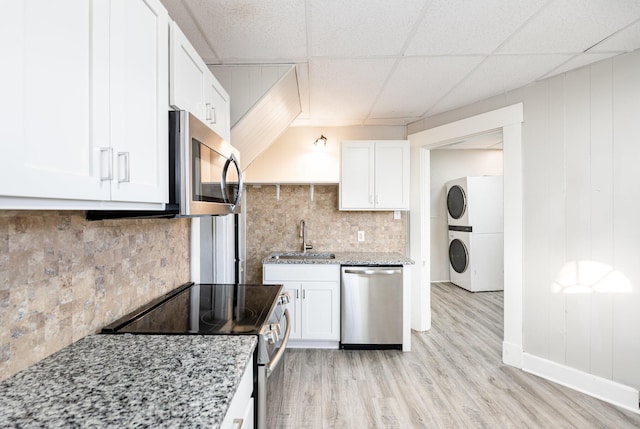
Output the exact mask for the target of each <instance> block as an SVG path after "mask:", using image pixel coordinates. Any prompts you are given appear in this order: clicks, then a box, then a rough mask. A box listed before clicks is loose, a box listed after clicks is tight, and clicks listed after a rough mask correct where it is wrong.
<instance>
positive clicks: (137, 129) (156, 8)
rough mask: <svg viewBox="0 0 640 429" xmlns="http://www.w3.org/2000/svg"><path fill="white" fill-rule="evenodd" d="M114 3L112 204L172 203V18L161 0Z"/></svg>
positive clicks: (112, 16)
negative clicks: (169, 121) (170, 78)
mask: <svg viewBox="0 0 640 429" xmlns="http://www.w3.org/2000/svg"><path fill="white" fill-rule="evenodd" d="M110 3H111V32H110V40H111V52H110V60H111V61H110V66H111V68H110V70H111V76H110V77H111V82H110V89H111V91H110V94H111V103H110V112H111V115H110V117H111V127H110V128H111V147H112V150H113V156H114V166H113V174H114V180H113V182H112V186H111V199H112V200H114V201H142V202H167V201H168V186H169V179H168V174H169V169H168V162H169V161H168V157H169V154H168V138H169V134H168V133H169V131H168V130H169V128H168V110H169V98H168V91H169V88H168V85H167V82H168V80H169V70H168V67H167V64H168V62H169V57H168V55H169V50H168V39H169V34H168V32H169V25H168V22H169V21H168V15H167V12H166V10H165V9H164V7H163V6H162V5H161V4H160V3H159V2H158V1H149V0H144V1H131V0H111V1H110Z"/></svg>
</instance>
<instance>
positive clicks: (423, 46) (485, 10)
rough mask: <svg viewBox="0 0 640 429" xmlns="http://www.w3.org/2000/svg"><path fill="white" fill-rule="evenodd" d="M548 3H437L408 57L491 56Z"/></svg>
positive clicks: (448, 0) (535, 0)
mask: <svg viewBox="0 0 640 429" xmlns="http://www.w3.org/2000/svg"><path fill="white" fill-rule="evenodd" d="M548 1H549V0H531V1H525V2H522V1H513V0H482V1H469V0H434V1H433V2H431V3H430V4H429V6H428V8H427V10H426V14H425V17H424V19H423V21H422V23H421V25H420V28H419V30H418V31H417V33H416V35H415V37H414V38H413V39H412V40H411V42H410V44H409V46H408V48H407V52H406V54H407V55H460V54H486V55H488V54H491V53H492V52H493V51H495V50H496V48H498V46H500V45H501V44H502V43H503V42H504V41H505V40H506V39H507V38H508V37H509V36H510V35H511V33H513V32H514V31H515V30H517V29H518V27H520V26H521V25H523V23H524V22H526V21H527V19H529V18H530V17H531V16H532V15H533V14H534V13H536V12H537V11H538V10H539V9H540V8H542V7H543V6H544V5H545V4H546V3H547V2H548Z"/></svg>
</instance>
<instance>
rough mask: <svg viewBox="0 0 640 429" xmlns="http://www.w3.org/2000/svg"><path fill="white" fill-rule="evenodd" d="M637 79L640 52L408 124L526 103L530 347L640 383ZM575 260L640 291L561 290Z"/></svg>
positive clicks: (526, 329)
mask: <svg viewBox="0 0 640 429" xmlns="http://www.w3.org/2000/svg"><path fill="white" fill-rule="evenodd" d="M639 76H640V51H635V52H633V53H630V54H625V55H621V56H618V57H614V58H611V59H608V60H605V61H602V62H599V63H596V64H594V65H591V66H588V67H585V68H582V69H579V70H577V71H573V72H569V73H565V74H562V75H559V76H557V77H554V78H551V79H547V80H544V81H541V82H538V83H536V84H534V85H531V86H528V87H525V88H521V89H518V90H515V91H512V92H509V93H507V94H504V95H501V96H499V97H495V98H492V99H489V100H486V101H483V102H480V103H477V104H474V105H470V106H467V107H465V108H462V109H458V110H455V111H452V112H448V113H446V114H442V115H439V116H437V117H434V118H428V119H425V120H422V121H420V122H417V123H414V124H410V126H409V127H408V133H409V134H413V133H415V132H418V131H421V130H425V129H430V128H433V127H435V126H438V125H442V124H446V123H449V122H452V121H455V120H458V119H462V118H466V117H469V116H472V115H475V114H479V113H483V112H486V111H489V110H493V109H496V108H499V107H504V106H507V105H510V104H514V103H518V102H523V104H524V123H523V129H522V150H523V153H522V164H523V180H524V188H523V195H524V196H523V205H524V213H523V222H524V231H523V234H524V235H523V246H524V248H523V252H524V260H523V267H524V279H523V282H524V290H523V301H524V303H523V311H524V315H523V347H524V351H525V352H526V353H528V354H531V355H534V356H538V357H540V358H543V359H547V360H549V361H552V362H556V363H558V364H561V365H566V366H568V367H571V368H575V369H578V370H580V371H583V372H585V373H588V374H593V375H597V376H600V377H603V378H606V379H609V380H613V381H616V382H618V383H622V384H624V385H627V386H631V387H634V388H636V389H638V388H640V369H639V367H638V362H640V335H639V334H638V328H640V311H639V309H640V264H639V263H638V261H639V260H640V228H638V227H637V223H638V211H639V210H640V187H639V185H640V168H638V160H640V143H639V142H640V78H639ZM575 260H595V261H598V262H601V263H604V264H608V265H610V266H612V267H613V268H614V269H616V270H619V271H620V272H622V273H623V274H624V275H625V276H626V277H627V278H628V279H629V281H630V284H631V287H632V291H631V292H630V293H592V294H577V295H568V294H557V293H553V292H552V289H551V285H552V283H553V282H554V280H555V279H556V278H557V274H558V272H559V271H560V269H561V268H562V267H563V265H564V264H565V263H567V262H570V261H575ZM616 283H617V284H618V285H620V284H621V282H616Z"/></svg>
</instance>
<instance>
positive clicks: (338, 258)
mask: <svg viewBox="0 0 640 429" xmlns="http://www.w3.org/2000/svg"><path fill="white" fill-rule="evenodd" d="M308 253H309V254H311V255H313V254H318V253H321V254H326V253H330V254H332V255H335V258H333V259H310V258H306V259H305V258H303V257H301V258H294V259H274V258H273V257H272V256H273V255H298V254H300V253H299V252H273V253H271V254H270V255H269V256H268V257H266V258H265V259H263V260H262V263H263V264H337V265H363V266H364V265H413V264H414V261H413V260H411V259H409V258H407V257H406V256H404V255H401V254H400V253H395V252H308Z"/></svg>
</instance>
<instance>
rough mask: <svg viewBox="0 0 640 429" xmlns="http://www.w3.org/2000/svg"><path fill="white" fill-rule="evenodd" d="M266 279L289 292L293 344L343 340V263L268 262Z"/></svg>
mask: <svg viewBox="0 0 640 429" xmlns="http://www.w3.org/2000/svg"><path fill="white" fill-rule="evenodd" d="M263 279H264V280H263V283H265V284H282V285H283V286H284V290H285V291H286V292H288V293H289V296H290V297H291V301H290V303H289V305H288V308H289V313H290V314H291V335H290V337H289V346H290V347H307V348H313V347H316V348H337V347H338V345H339V342H340V266H339V265H313V264H265V265H264V267H263Z"/></svg>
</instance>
